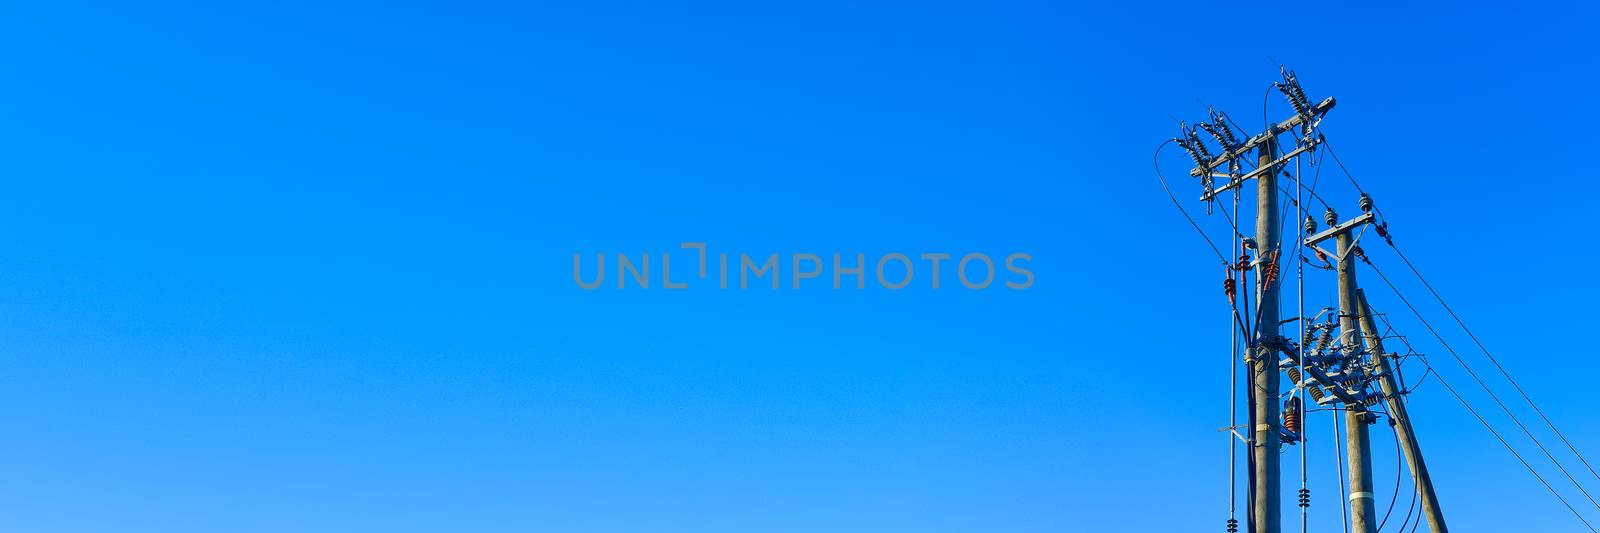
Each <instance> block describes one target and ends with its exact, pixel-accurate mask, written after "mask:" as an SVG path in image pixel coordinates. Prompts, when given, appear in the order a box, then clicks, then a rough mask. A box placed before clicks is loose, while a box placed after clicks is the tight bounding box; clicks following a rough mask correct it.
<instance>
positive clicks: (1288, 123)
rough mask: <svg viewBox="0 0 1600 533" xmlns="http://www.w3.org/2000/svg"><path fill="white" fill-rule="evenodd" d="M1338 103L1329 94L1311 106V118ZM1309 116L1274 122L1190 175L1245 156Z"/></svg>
mask: <svg viewBox="0 0 1600 533" xmlns="http://www.w3.org/2000/svg"><path fill="white" fill-rule="evenodd" d="M1337 104H1338V102H1337V101H1335V100H1334V99H1333V97H1332V96H1329V97H1328V99H1326V100H1323V101H1322V102H1321V103H1318V104H1317V105H1315V106H1312V108H1311V116H1310V117H1309V118H1316V117H1320V116H1322V114H1324V113H1327V112H1328V110H1330V109H1333V106H1335V105H1337ZM1307 118H1308V117H1306V116H1302V115H1295V116H1292V117H1289V118H1288V119H1286V120H1284V121H1283V122H1279V123H1277V124H1274V125H1273V126H1272V127H1271V128H1268V129H1267V131H1264V132H1261V133H1259V134H1257V135H1256V136H1255V137H1251V138H1250V140H1248V141H1245V143H1244V144H1241V145H1239V147H1237V148H1234V149H1232V150H1227V151H1225V152H1223V153H1222V155H1220V156H1217V157H1216V158H1215V159H1212V160H1211V164H1210V165H1207V166H1206V167H1205V168H1198V167H1197V168H1194V169H1192V170H1190V171H1189V175H1190V176H1195V177H1199V176H1202V175H1204V174H1206V173H1207V172H1210V171H1211V169H1213V168H1217V167H1219V166H1222V164H1223V163H1227V162H1228V160H1229V159H1234V158H1237V157H1240V156H1243V155H1244V154H1246V153H1248V152H1249V151H1250V150H1253V149H1255V147H1257V146H1260V145H1261V143H1264V142H1267V139H1271V138H1274V137H1277V136H1278V134H1281V133H1283V132H1286V131H1290V130H1293V129H1294V128H1295V127H1296V126H1299V125H1301V124H1304V123H1305V122H1306V119H1307Z"/></svg>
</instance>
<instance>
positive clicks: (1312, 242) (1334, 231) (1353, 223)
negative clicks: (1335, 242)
mask: <svg viewBox="0 0 1600 533" xmlns="http://www.w3.org/2000/svg"><path fill="white" fill-rule="evenodd" d="M1375 218H1376V217H1374V216H1373V214H1372V213H1362V214H1361V216H1358V217H1355V218H1352V219H1350V220H1346V221H1344V222H1342V223H1340V224H1339V225H1337V226H1334V227H1331V228H1328V229H1325V230H1322V232H1321V233H1318V234H1316V235H1312V236H1310V237H1306V246H1316V245H1317V243H1319V242H1322V241H1325V240H1328V239H1332V238H1333V237H1334V236H1335V235H1338V234H1340V233H1344V232H1346V231H1350V229H1351V228H1354V227H1357V226H1360V225H1362V224H1366V223H1368V222H1372V221H1373V220H1374V219H1375Z"/></svg>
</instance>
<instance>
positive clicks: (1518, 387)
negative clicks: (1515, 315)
mask: <svg viewBox="0 0 1600 533" xmlns="http://www.w3.org/2000/svg"><path fill="white" fill-rule="evenodd" d="M1389 247H1390V248H1392V249H1394V253H1395V255H1398V256H1400V260H1401V261H1403V262H1405V264H1406V267H1407V268H1410V269H1411V273H1413V274H1416V275H1417V279H1418V280H1419V281H1421V282H1422V286H1423V287H1427V289H1428V292H1430V293H1432V294H1433V298H1434V299H1435V300H1438V301H1439V305H1441V306H1443V307H1444V310H1445V312H1447V313H1450V318H1453V319H1455V321H1456V325H1458V326H1461V330H1462V331H1465V332H1467V337H1468V338H1470V339H1472V342H1473V343H1474V344H1477V345H1478V349H1479V350H1482V351H1483V355H1484V356H1485V357H1488V358H1489V362H1490V363H1493V364H1494V367H1495V368H1496V369H1498V370H1500V375H1502V376H1505V378H1506V381H1509V382H1511V387H1512V388H1515V389H1516V390H1517V394H1519V395H1521V396H1522V399H1523V400H1525V401H1527V402H1528V406H1529V407H1532V408H1533V412H1535V413H1538V415H1539V418H1540V419H1543V420H1544V423H1545V425H1547V426H1550V431H1553V432H1555V434H1556V437H1558V438H1560V439H1561V442H1562V443H1564V444H1566V445H1567V449H1569V450H1572V454H1573V455H1576V456H1578V461H1580V462H1582V463H1583V466H1584V467H1586V468H1588V469H1589V473H1590V474H1593V475H1594V476H1595V478H1596V479H1600V472H1596V471H1595V468H1594V466H1593V465H1590V464H1589V460H1588V459H1585V458H1584V457H1583V454H1582V453H1580V452H1579V451H1578V447H1577V446H1573V444H1572V441H1569V440H1567V436H1566V435H1564V434H1562V433H1561V430H1559V429H1556V425H1555V423H1554V422H1551V421H1550V417H1548V416H1545V414H1544V410H1543V409H1540V408H1539V405H1538V404H1535V403H1533V398H1531V397H1529V396H1528V393H1527V391H1524V390H1522V385H1519V384H1517V380H1515V379H1512V378H1511V373H1510V372H1507V371H1506V368H1505V367H1504V366H1500V361H1499V360H1497V359H1495V357H1494V355H1493V354H1490V353H1489V348H1487V347H1485V346H1484V345H1483V341H1480V340H1478V336H1477V335H1474V334H1473V333H1472V329H1471V328H1468V327H1467V324H1466V322H1464V321H1462V320H1461V317H1460V316H1458V315H1456V311H1455V309H1452V308H1450V304H1447V303H1445V302H1444V298H1443V297H1441V296H1439V291H1436V290H1434V289H1433V284H1430V283H1428V280H1427V278H1424V277H1422V272H1420V271H1418V270H1417V267H1416V266H1415V265H1413V264H1411V260H1410V259H1408V258H1406V254H1404V253H1402V252H1401V251H1400V248H1398V247H1396V246H1395V245H1394V243H1393V242H1390V243H1389Z"/></svg>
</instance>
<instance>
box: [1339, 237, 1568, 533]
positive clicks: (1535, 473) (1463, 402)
mask: <svg viewBox="0 0 1600 533" xmlns="http://www.w3.org/2000/svg"><path fill="white" fill-rule="evenodd" d="M1367 266H1368V267H1371V268H1372V271H1373V272H1375V273H1377V274H1378V277H1379V278H1381V279H1383V282H1384V284H1386V285H1388V286H1389V289H1390V290H1393V291H1394V294H1395V296H1397V297H1399V298H1400V301H1401V302H1402V303H1404V304H1406V307H1408V308H1410V309H1411V312H1412V314H1415V315H1416V316H1417V320H1419V321H1421V322H1422V325H1423V327H1425V328H1427V329H1428V331H1430V332H1432V333H1433V336H1434V337H1435V338H1437V339H1439V343H1440V344H1442V345H1444V348H1445V350H1446V351H1448V352H1450V354H1451V355H1453V356H1455V358H1456V361H1457V362H1459V363H1461V366H1462V368H1465V369H1466V370H1467V374H1468V375H1471V376H1472V377H1473V379H1475V380H1477V381H1478V384H1479V385H1482V386H1483V387H1484V390H1485V391H1486V392H1489V397H1490V398H1494V399H1495V402H1496V403H1498V404H1500V408H1501V409H1504V410H1505V411H1506V414H1508V415H1510V414H1511V410H1510V409H1506V407H1505V404H1504V403H1501V402H1500V400H1499V398H1498V397H1496V396H1495V395H1494V392H1492V391H1489V388H1488V385H1484V384H1483V380H1481V379H1478V378H1477V374H1476V373H1474V372H1472V368H1471V367H1469V366H1467V363H1466V361H1464V360H1462V359H1461V356H1460V355H1457V354H1456V352H1455V350H1454V349H1453V348H1451V347H1450V343H1449V342H1447V341H1445V340H1444V336H1442V335H1440V334H1439V332H1438V331H1437V330H1435V329H1433V326H1432V325H1431V324H1428V320H1427V319H1426V318H1423V317H1422V313H1421V312H1419V311H1417V308H1416V306H1414V305H1411V302H1410V301H1409V300H1407V299H1406V297H1405V295H1404V294H1401V293H1400V289H1399V288H1397V287H1395V285H1394V283H1393V282H1391V281H1389V277H1388V276H1385V275H1384V274H1383V271H1382V270H1379V269H1378V268H1377V267H1376V266H1374V265H1373V264H1372V263H1371V262H1367ZM1419 360H1420V361H1422V364H1423V366H1425V367H1427V368H1428V369H1429V370H1430V371H1433V373H1434V374H1435V375H1438V374H1439V373H1438V371H1437V370H1435V369H1434V368H1433V365H1432V364H1429V363H1428V358H1427V357H1426V356H1424V357H1421V358H1420V359H1419ZM1438 381H1439V384H1440V385H1443V386H1444V388H1445V390H1448V391H1450V394H1451V395H1453V396H1455V397H1456V400H1458V401H1460V402H1461V405H1462V406H1463V407H1466V408H1467V412H1469V413H1472V416H1473V417H1474V418H1477V419H1478V422H1479V423H1481V424H1483V427H1484V428H1485V429H1488V430H1489V433H1490V434H1492V435H1494V437H1495V439H1498V440H1499V441H1500V444H1501V445H1502V446H1505V448H1506V451H1509V452H1511V455H1512V456H1515V457H1516V458H1517V461H1519V462H1521V463H1522V466H1523V467H1525V468H1527V469H1528V472H1529V473H1532V474H1533V477H1534V478H1536V479H1538V480H1539V483H1541V484H1543V485H1544V487H1545V488H1546V489H1548V490H1549V491H1550V494H1552V495H1554V496H1555V497H1556V499H1557V500H1560V501H1561V504H1562V505H1565V506H1566V507H1567V510H1568V511H1572V515H1573V516H1575V517H1577V518H1578V521H1580V522H1583V525H1584V526H1586V527H1588V528H1589V530H1590V531H1600V530H1596V529H1595V528H1594V526H1592V525H1590V524H1589V521H1588V520H1585V519H1584V518H1583V515H1581V514H1579V513H1578V510H1577V509H1575V508H1573V507H1572V504H1570V503H1567V499H1566V498H1563V497H1561V494H1560V493H1558V492H1556V489H1555V487H1552V486H1550V483H1549V482H1548V481H1545V479H1544V476H1540V475H1539V472H1538V471H1536V470H1534V469H1533V465H1530V464H1528V461H1527V460H1526V459H1523V458H1522V454H1519V453H1517V451H1516V449H1514V448H1512V447H1511V444H1510V443H1509V442H1506V440H1505V437H1501V436H1500V432H1498V431H1495V430H1494V427H1492V426H1490V425H1489V422H1488V421H1487V420H1484V418H1483V417H1482V416H1481V415H1479V414H1478V411H1477V410H1475V409H1473V408H1472V405H1471V404H1468V403H1467V400H1466V398H1463V397H1462V396H1461V394H1460V393H1457V392H1456V390H1455V387H1451V386H1450V383H1449V382H1448V381H1445V379H1444V376H1443V375H1439V377H1438ZM1511 420H1512V421H1513V422H1516V423H1517V425H1518V427H1522V431H1523V432H1524V433H1527V434H1528V437H1529V438H1531V439H1533V443H1534V445H1535V446H1538V447H1539V449H1540V450H1544V452H1545V455H1547V456H1549V457H1550V459H1551V461H1554V462H1555V464H1556V468H1558V469H1560V470H1561V471H1562V473H1564V474H1566V475H1567V478H1568V479H1570V480H1572V482H1573V484H1575V485H1577V486H1578V490H1579V491H1581V492H1583V493H1584V496H1588V495H1589V493H1588V492H1587V491H1584V489H1583V485H1581V484H1578V482H1577V480H1576V479H1574V478H1573V477H1572V474H1571V473H1568V472H1567V470H1566V468H1564V467H1562V466H1561V462H1560V461H1556V460H1555V456H1553V455H1550V452H1549V450H1545V448H1544V445H1542V444H1539V440H1538V439H1537V438H1534V437H1533V433H1532V432H1529V431H1528V428H1527V427H1524V426H1522V423H1521V422H1517V419H1516V415H1511ZM1589 501H1591V502H1593V501H1594V498H1593V497H1590V498H1589ZM1596 505H1597V506H1600V504H1596Z"/></svg>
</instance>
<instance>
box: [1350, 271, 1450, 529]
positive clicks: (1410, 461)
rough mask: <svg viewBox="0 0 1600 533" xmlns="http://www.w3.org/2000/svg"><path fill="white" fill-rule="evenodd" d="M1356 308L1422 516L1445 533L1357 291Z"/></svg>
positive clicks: (1399, 394) (1398, 393)
mask: <svg viewBox="0 0 1600 533" xmlns="http://www.w3.org/2000/svg"><path fill="white" fill-rule="evenodd" d="M1356 304H1357V305H1358V306H1359V309H1360V310H1361V319H1360V323H1361V333H1362V334H1363V335H1364V336H1365V337H1366V338H1367V350H1368V351H1369V352H1370V353H1371V354H1372V360H1373V363H1374V365H1375V366H1377V368H1378V386H1379V387H1380V390H1382V391H1383V398H1384V402H1385V403H1386V404H1387V405H1388V407H1389V418H1390V419H1391V421H1392V422H1393V423H1394V430H1395V432H1396V434H1398V435H1399V437H1400V450H1401V452H1403V453H1404V454H1405V458H1406V465H1407V466H1410V467H1411V478H1412V479H1413V480H1414V481H1415V482H1416V485H1417V493H1418V494H1420V495H1421V496H1420V498H1421V500H1422V516H1424V517H1427V519H1428V529H1430V530H1432V531H1433V533H1448V532H1449V530H1448V529H1447V528H1446V527H1445V525H1444V513H1443V512H1442V511H1440V510H1439V498H1438V496H1436V495H1435V494H1434V492H1433V478H1431V477H1429V476H1428V465H1427V463H1426V462H1424V461H1423V460H1422V447H1421V446H1420V445H1418V444H1417V434H1416V432H1414V431H1413V430H1412V428H1411V415H1410V414H1408V413H1407V412H1406V404H1405V401H1404V397H1403V395H1404V393H1405V391H1403V390H1400V387H1399V386H1398V385H1396V383H1395V379H1394V373H1393V370H1391V369H1390V366H1389V358H1390V357H1391V356H1392V354H1389V353H1388V352H1385V351H1384V350H1383V334H1382V332H1381V330H1379V329H1378V324H1377V322H1376V321H1374V320H1373V319H1372V308H1371V307H1368V306H1367V295H1366V293H1363V292H1362V291H1361V290H1359V289H1358V290H1356Z"/></svg>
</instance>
